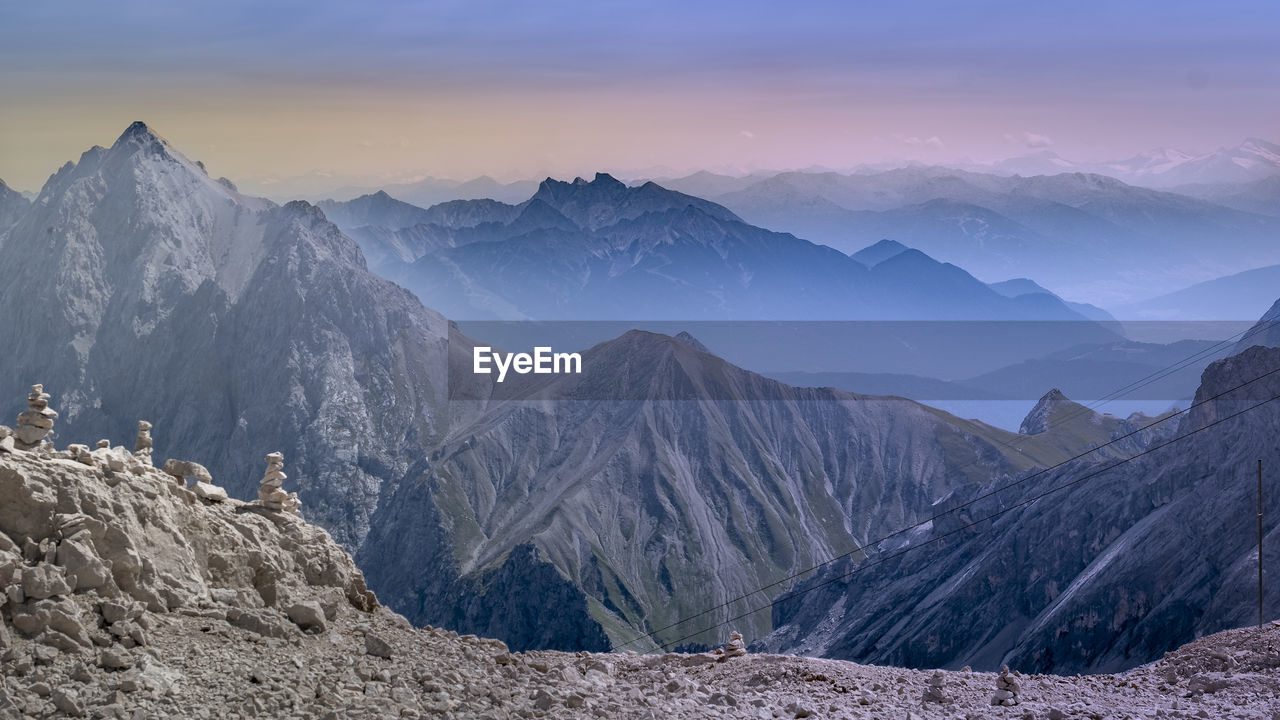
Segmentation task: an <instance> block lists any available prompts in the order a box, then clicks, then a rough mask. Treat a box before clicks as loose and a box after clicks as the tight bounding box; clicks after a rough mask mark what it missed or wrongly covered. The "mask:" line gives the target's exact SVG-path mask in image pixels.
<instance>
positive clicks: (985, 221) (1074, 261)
mask: <svg viewBox="0 0 1280 720" xmlns="http://www.w3.org/2000/svg"><path fill="white" fill-rule="evenodd" d="M699 184H700V185H701V186H705V184H706V183H705V182H702V183H699ZM672 187H673V188H675V189H682V188H683V185H682V183H681V182H680V181H675V182H673V183H672ZM726 187H728V186H726ZM707 197H708V198H709V199H711V200H714V201H716V202H718V203H720V204H722V205H724V206H725V207H727V208H729V209H730V210H732V211H734V212H735V213H736V214H737V215H738V216H740V217H742V218H743V219H744V220H746V221H747V222H750V223H753V224H755V225H759V226H761V227H765V228H769V229H771V230H775V231H781V232H791V233H795V234H796V235H799V236H800V237H804V238H807V239H810V240H813V241H815V242H821V243H825V244H827V245H830V246H832V247H835V248H838V249H841V250H844V251H846V252H854V251H857V250H859V249H861V248H864V247H866V246H868V245H870V244H872V243H874V242H876V241H878V240H881V239H889V240H894V241H898V242H901V243H903V244H906V245H909V246H911V247H914V248H917V249H920V250H922V251H923V252H926V253H928V254H929V255H931V256H933V257H936V258H938V259H939V260H942V261H946V262H952V263H955V264H957V265H959V266H961V267H964V268H965V269H967V270H968V271H970V272H972V273H974V274H975V275H976V276H978V277H980V278H982V279H984V280H988V281H994V280H1000V279H1003V278H1008V277H1020V276H1021V277H1031V278H1035V279H1036V281H1037V282H1039V283H1042V284H1044V285H1046V286H1048V287H1051V288H1054V289H1055V290H1056V291H1058V292H1061V293H1063V294H1064V295H1066V296H1067V297H1072V298H1076V299H1079V298H1084V299H1088V300H1090V302H1093V303H1094V304H1102V305H1106V304H1108V303H1113V302H1114V303H1117V304H1119V303H1122V302H1124V301H1125V300H1127V299H1130V298H1135V297H1141V296H1151V295H1156V294H1160V293H1163V292H1168V291H1170V290H1171V289H1174V288H1177V287H1183V286H1185V285H1187V284H1189V283H1191V282H1196V281H1201V280H1207V279H1209V278H1211V277H1214V276H1217V275H1225V274H1228V273H1231V272H1239V271H1242V270H1246V269H1249V268H1253V267H1259V266H1262V265H1268V264H1274V263H1275V262H1277V261H1280V255H1278V254H1277V253H1278V251H1277V250H1276V248H1275V246H1274V243H1272V242H1270V240H1269V239H1270V238H1273V237H1274V236H1275V232H1276V229H1277V226H1276V222H1275V219H1274V214H1270V215H1268V214H1263V213H1259V212H1257V211H1256V208H1255V209H1254V210H1253V211H1244V210H1241V209H1233V208H1232V207H1226V206H1224V205H1219V204H1216V203H1214V202H1210V201H1207V200H1203V199H1197V198H1192V197H1188V196H1186V195H1181V194H1176V193H1173V192H1166V191H1159V190H1152V189H1147V188H1144V187H1136V186H1133V185H1128V184H1126V183H1125V182H1123V181H1121V180H1117V179H1115V178H1112V177H1108V176H1106V175H1103V174H1096V173H1094V174H1091V173H1087V172H1070V173H1064V172H1062V170H1061V169H1059V170H1055V171H1053V174H1046V175H1036V176H1030V177H1022V176H1016V175H1015V176H1009V177H1006V176H998V175H993V174H989V173H977V172H970V171H965V170H958V169H949V168H942V167H908V168H900V169H895V170H888V171H877V172H863V173H855V174H848V175H844V174H839V173H834V172H826V173H806V172H788V173H779V174H777V175H773V176H770V177H768V178H765V179H762V180H760V181H758V182H756V183H753V184H751V185H748V186H746V187H736V188H735V189H733V190H726V191H725V192H723V193H721V194H711V195H708V196H707ZM1207 243H1214V244H1215V246H1219V247H1220V249H1221V250H1222V252H1221V253H1219V254H1218V255H1217V256H1216V257H1215V258H1214V259H1212V260H1210V259H1207V258H1206V257H1204V255H1203V253H1202V250H1203V248H1204V247H1205V245H1206V244H1207Z"/></svg>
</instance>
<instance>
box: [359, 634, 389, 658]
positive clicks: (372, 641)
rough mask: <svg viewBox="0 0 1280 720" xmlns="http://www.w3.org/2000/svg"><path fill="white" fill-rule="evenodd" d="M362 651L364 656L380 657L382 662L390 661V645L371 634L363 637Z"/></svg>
mask: <svg viewBox="0 0 1280 720" xmlns="http://www.w3.org/2000/svg"><path fill="white" fill-rule="evenodd" d="M364 651H365V653H366V654H369V655H372V656H374V657H380V658H382V659H384V660H390V659H391V643H389V642H387V641H386V640H383V639H382V638H380V637H378V636H377V635H374V634H373V633H369V634H368V635H365V636H364Z"/></svg>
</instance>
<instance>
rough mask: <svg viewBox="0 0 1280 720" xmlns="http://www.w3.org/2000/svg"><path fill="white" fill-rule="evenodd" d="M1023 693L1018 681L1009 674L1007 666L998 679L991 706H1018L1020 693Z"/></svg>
mask: <svg viewBox="0 0 1280 720" xmlns="http://www.w3.org/2000/svg"><path fill="white" fill-rule="evenodd" d="M1021 691H1022V689H1021V688H1020V687H1019V686H1018V681H1017V679H1016V678H1014V676H1012V675H1010V674H1009V666H1008V665H1005V666H1004V669H1002V670H1001V671H1000V677H997V678H996V692H995V694H994V695H992V696H991V704H992V705H1005V706H1008V707H1012V706H1014V705H1017V704H1018V693H1020V692H1021Z"/></svg>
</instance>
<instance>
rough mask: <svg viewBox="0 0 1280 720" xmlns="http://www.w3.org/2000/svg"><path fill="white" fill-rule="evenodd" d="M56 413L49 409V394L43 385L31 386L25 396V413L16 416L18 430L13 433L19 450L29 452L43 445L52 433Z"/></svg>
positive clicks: (56, 416)
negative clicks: (29, 391)
mask: <svg viewBox="0 0 1280 720" xmlns="http://www.w3.org/2000/svg"><path fill="white" fill-rule="evenodd" d="M57 418H58V413H56V412H54V411H53V410H50V409H49V393H47V392H45V391H44V386H43V385H32V386H31V394H30V395H28V396H27V411H26V412H24V413H22V414H20V415H18V429H17V430H15V431H14V436H15V437H16V439H17V447H18V449H19V450H31V449H33V448H36V447H38V446H40V445H41V444H43V443H44V441H45V438H47V437H49V435H51V434H52V433H53V421H54V420H56V419H57Z"/></svg>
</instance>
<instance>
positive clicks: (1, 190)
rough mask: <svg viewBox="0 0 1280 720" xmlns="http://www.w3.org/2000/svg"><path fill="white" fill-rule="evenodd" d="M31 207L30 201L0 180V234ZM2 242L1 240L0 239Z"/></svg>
mask: <svg viewBox="0 0 1280 720" xmlns="http://www.w3.org/2000/svg"><path fill="white" fill-rule="evenodd" d="M29 207H31V201H30V200H27V199H26V198H25V197H23V196H22V193H20V192H18V191H17V190H14V189H13V188H11V187H9V186H8V185H5V184H4V180H0V235H3V234H4V231H5V230H7V229H8V228H9V226H10V225H13V224H14V223H16V222H17V221H18V218H19V217H20V216H21V215H22V214H23V213H24V212H26V211H27V208H29ZM0 242H2V241H0Z"/></svg>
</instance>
